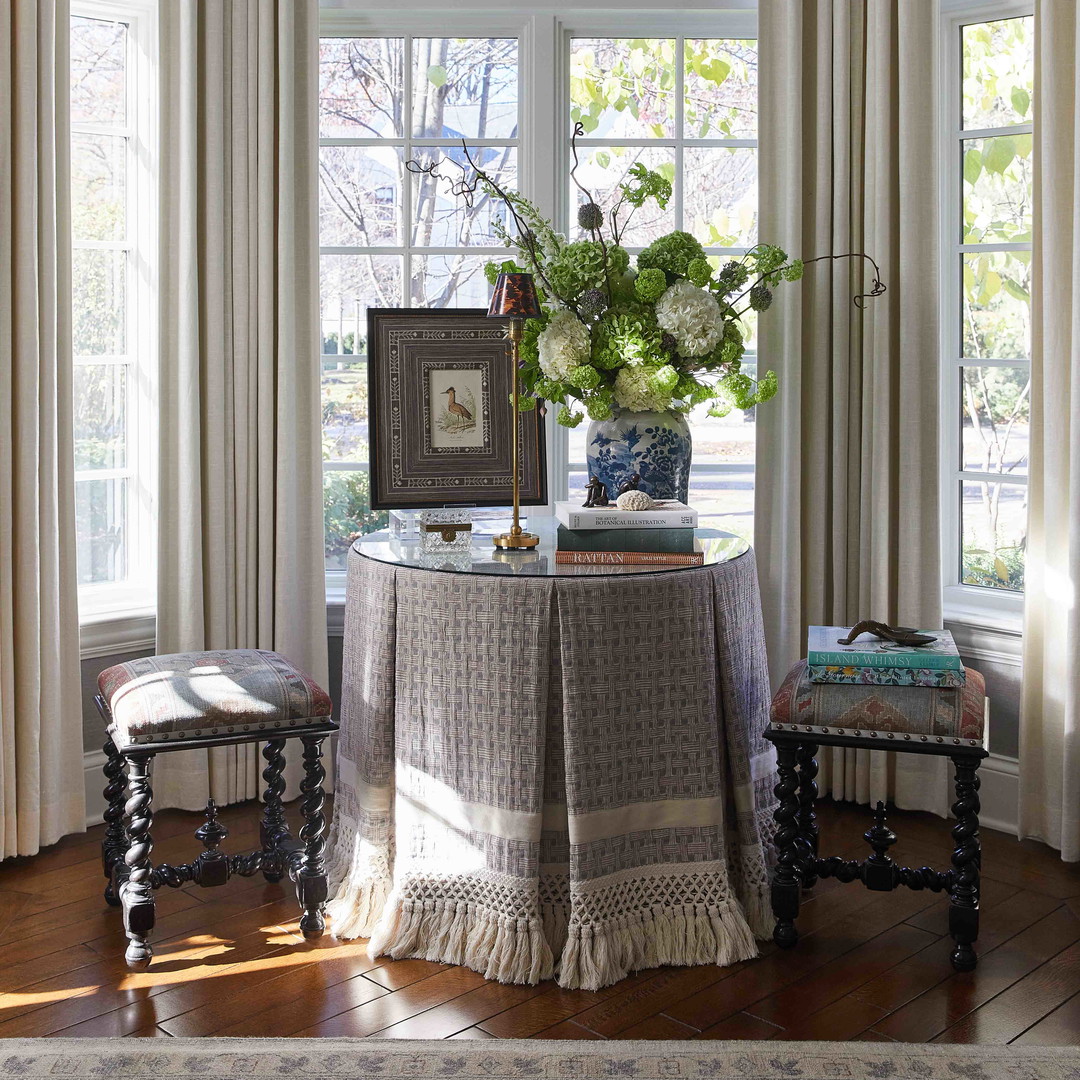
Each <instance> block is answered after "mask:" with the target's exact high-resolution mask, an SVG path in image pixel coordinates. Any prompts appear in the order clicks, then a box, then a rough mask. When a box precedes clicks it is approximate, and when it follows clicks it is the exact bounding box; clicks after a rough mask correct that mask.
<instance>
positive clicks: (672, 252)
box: [637, 230, 705, 277]
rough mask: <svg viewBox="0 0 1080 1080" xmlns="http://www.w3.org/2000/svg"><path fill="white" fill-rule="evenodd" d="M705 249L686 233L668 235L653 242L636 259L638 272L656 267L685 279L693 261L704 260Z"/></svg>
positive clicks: (679, 232)
mask: <svg viewBox="0 0 1080 1080" xmlns="http://www.w3.org/2000/svg"><path fill="white" fill-rule="evenodd" d="M704 258H705V249H704V248H703V247H702V246H701V244H700V243H699V242H698V241H697V240H695V239H694V237H692V236H691V235H690V234H689V233H688V232H681V231H678V230H676V231H675V232H671V233H668V234H667V235H666V236H661V237H660V238H659V239H657V240H654V241H653V242H652V243H651V244H650V245H649V246H648V247H647V248H646V249H645V250H644V251H643V252H642V253H641V254H640V255H639V256H638V259H637V264H638V270H639V271H641V270H647V269H651V268H652V267H656V268H657V269H658V270H663V271H664V272H665V273H668V274H674V275H675V276H676V277H686V276H687V271H688V270H689V268H690V264H691V263H692V262H693V261H694V260H695V259H704Z"/></svg>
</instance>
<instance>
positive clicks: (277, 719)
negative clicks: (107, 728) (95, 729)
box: [98, 649, 331, 747]
mask: <svg viewBox="0 0 1080 1080" xmlns="http://www.w3.org/2000/svg"><path fill="white" fill-rule="evenodd" d="M98 689H99V691H100V693H101V696H102V697H103V698H104V699H105V701H106V702H108V705H109V711H110V712H111V714H112V721H113V725H114V734H113V738H114V740H115V741H116V743H117V746H118V747H123V746H129V745H130V746H134V745H146V744H150V743H162V742H170V741H172V740H177V741H179V740H183V739H198V738H202V737H205V736H208V735H219V734H232V733H244V732H247V733H252V732H254V733H257V732H260V731H272V730H274V729H277V728H289V727H297V726H299V727H304V726H306V725H309V724H314V723H320V722H323V721H325V720H326V718H327V717H328V716H329V715H330V712H331V702H330V696H329V694H327V693H326V691H325V690H323V689H322V687H320V686H319V685H318V684H317V683H316V682H315V680H314V679H312V678H311V676H310V675H307V674H306V673H305V672H303V671H301V670H300V669H299V668H297V667H295V666H294V665H293V664H291V663H290V662H289V661H288V660H286V659H285V657H284V656H281V655H280V654H279V653H276V652H269V651H268V650H265V649H218V650H212V651H209V652H187V653H167V654H165V655H163V656H144V657H140V658H139V659H137V660H130V661H128V662H127V663H124V664H117V665H116V666H115V667H111V668H108V669H107V670H105V671H103V672H102V673H101V675H100V676H99V677H98Z"/></svg>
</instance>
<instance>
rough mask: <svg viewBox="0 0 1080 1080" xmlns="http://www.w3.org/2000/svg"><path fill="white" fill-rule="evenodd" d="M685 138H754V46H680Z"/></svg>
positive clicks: (696, 41)
mask: <svg viewBox="0 0 1080 1080" xmlns="http://www.w3.org/2000/svg"><path fill="white" fill-rule="evenodd" d="M683 57H684V63H685V69H684V72H683V92H684V95H685V99H686V100H685V105H684V108H683V133H684V135H685V137H686V138H688V139H754V138H757V42H756V41H716V40H704V39H701V38H687V39H686V40H685V41H684V42H683Z"/></svg>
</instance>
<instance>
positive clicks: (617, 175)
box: [569, 146, 676, 247]
mask: <svg viewBox="0 0 1080 1080" xmlns="http://www.w3.org/2000/svg"><path fill="white" fill-rule="evenodd" d="M579 154H580V159H581V164H580V167H579V168H578V171H577V177H576V178H577V181H578V183H579V184H581V186H582V187H583V188H585V190H586V191H588V192H590V193H591V195H592V197H593V198H594V199H595V200H596V201H597V203H598V204H599V205H600V206H601V207H602V208H603V210H604V214H605V215H609V214H610V213H611V210H612V209H613V208H614V206H615V204H616V202H617V201H618V199H619V185H620V184H623V183H626V182H627V181H628V180H629V179H630V177H629V172H630V167H631V166H632V165H634V164H635V163H636V162H638V161H640V162H641V163H642V164H643V165H645V166H646V167H647V168H649V169H653V170H655V171H656V172H658V173H660V174H661V175H662V176H664V177H666V178H667V179H668V180H672V179H674V176H675V151H674V150H673V149H671V148H670V147H666V146H665V147H661V146H656V147H652V146H649V147H640V146H631V147H627V146H603V147H596V148H592V147H590V148H589V149H588V150H587V151H583V152H579ZM569 184H570V205H571V206H575V207H576V206H580V205H581V204H582V203H583V202H585V196H584V195H583V194H582V192H581V191H580V190H579V189H578V187H577V185H576V184H574V182H573V181H572V180H571V181H569ZM609 220H610V219H609ZM571 224H572V232H573V234H574V236H575V238H584V237H587V236H588V234H587V233H586V232H585V231H584V230H583V229H581V228H580V227H579V226H578V223H577V211H576V210H575V211H574V217H573V220H572V223H571ZM674 228H676V224H675V204H674V199H672V200H670V201H669V202H668V207H667V209H666V210H661V209H660V207H659V206H658V205H657V204H656V202H654V201H653V200H652V199H650V200H649V201H648V202H647V203H646V204H645V205H644V206H642V207H641V209H640V210H634V209H633V208H624V210H623V212H622V214H620V216H619V230H620V232H621V234H622V235H621V239H620V242H621V243H622V244H624V245H629V246H641V247H644V246H645V245H646V244H650V243H652V241H653V240H655V239H656V238H657V237H658V236H663V235H664V233H669V232H671V230H672V229H674Z"/></svg>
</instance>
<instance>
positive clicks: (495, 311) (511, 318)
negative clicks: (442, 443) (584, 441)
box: [488, 274, 540, 551]
mask: <svg viewBox="0 0 1080 1080" xmlns="http://www.w3.org/2000/svg"><path fill="white" fill-rule="evenodd" d="M539 315H540V301H539V299H538V298H537V295H536V285H535V283H534V282H533V276H532V274H500V275H499V277H498V280H497V281H496V282H495V291H494V292H493V293H492V294H491V304H490V306H489V307H488V318H489V319H506V320H508V323H507V327H506V336H507V337H508V338H509V339H510V362H511V364H512V365H513V368H512V380H513V383H512V385H513V390H512V391H511V394H510V407H511V408H512V409H513V411H514V417H513V428H512V438H513V441H514V449H513V472H514V524H513V525H512V526H511V528H510V531H509V532H506V533H500V534H499V535H498V536H496V537H494V542H495V546H496V547H497V548H506V549H507V550H510V551H512V550H514V549H524V548H534V547H536V545H537V544H539V543H540V537H539V536H537V535H536V534H535V533H528V532H523V531H522V528H521V520H520V517H521V477H520V476H519V475H518V474H519V464H518V426H519V416H518V345H519V343H520V341H521V332H522V330H523V329H524V325H525V320H526V319H535V318H536V317H537V316H539Z"/></svg>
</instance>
